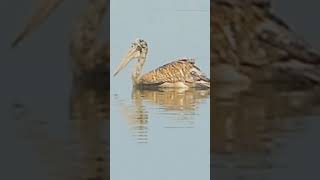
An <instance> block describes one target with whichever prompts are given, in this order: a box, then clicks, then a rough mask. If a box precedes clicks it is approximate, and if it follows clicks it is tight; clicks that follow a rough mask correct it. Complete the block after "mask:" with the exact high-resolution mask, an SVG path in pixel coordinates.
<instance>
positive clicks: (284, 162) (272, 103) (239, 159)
mask: <svg viewBox="0 0 320 180" xmlns="http://www.w3.org/2000/svg"><path fill="white" fill-rule="evenodd" d="M318 91H319V89H314V90H306V91H299V90H296V91H293V90H290V91H288V90H286V87H276V86H275V85H274V84H259V85H255V86H254V87H251V88H249V89H245V88H244V87H238V88H236V86H235V85H232V86H228V85H219V84H217V85H216V86H215V92H216V93H215V96H216V99H215V102H214V103H213V106H212V111H211V116H212V117H213V119H214V121H212V122H211V153H212V156H211V160H212V161H211V163H212V164H211V165H212V166H211V170H212V171H211V178H212V179H231V180H233V179H234V180H236V179H249V180H251V179H259V180H260V179H265V180H270V179H302V178H304V177H317V176H318V170H317V168H316V167H317V163H318V162H319V160H320V159H319V156H318V151H319V148H320V144H319V143H318V141H317V138H318V136H319V127H320V121H319V119H320V96H319V94H318V93H317V92H318Z"/></svg>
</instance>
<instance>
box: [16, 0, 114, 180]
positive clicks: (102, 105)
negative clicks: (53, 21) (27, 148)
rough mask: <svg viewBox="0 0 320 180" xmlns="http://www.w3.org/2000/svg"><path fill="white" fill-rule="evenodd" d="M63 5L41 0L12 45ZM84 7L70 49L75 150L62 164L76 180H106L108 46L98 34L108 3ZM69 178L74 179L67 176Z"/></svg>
mask: <svg viewBox="0 0 320 180" xmlns="http://www.w3.org/2000/svg"><path fill="white" fill-rule="evenodd" d="M62 2H63V0H41V4H40V6H39V8H38V9H37V11H36V12H35V14H34V15H33V16H32V17H31V19H30V20H29V23H28V24H27V26H26V27H25V29H24V30H23V31H22V32H21V33H20V34H18V36H17V38H16V39H15V41H14V42H13V44H12V46H16V45H18V44H19V43H20V42H21V41H22V40H23V39H25V38H26V37H27V36H28V35H30V33H32V32H33V31H35V30H36V29H37V28H38V26H40V24H41V23H43V22H44V21H45V20H46V19H47V18H48V16H49V15H50V14H51V13H52V12H53V11H54V10H55V9H56V8H57V7H58V6H59V5H60V4H61V3H62ZM85 8H86V9H85V11H84V12H83V14H82V15H81V16H80V18H79V21H78V22H77V23H75V25H76V26H75V27H74V29H73V30H72V32H71V38H70V39H71V42H70V46H69V47H70V55H71V57H72V63H73V65H74V69H72V70H73V73H74V75H75V76H74V78H75V79H76V80H78V81H76V82H77V83H74V84H72V85H73V86H72V95H71V107H70V114H71V120H72V122H73V123H72V125H73V126H72V127H75V128H72V130H71V131H70V132H71V134H72V135H73V136H72V137H74V138H73V139H72V142H68V144H67V145H68V147H69V146H70V147H71V148H70V149H72V154H71V155H70V157H72V158H70V159H72V160H70V161H67V160H65V161H61V162H59V163H60V164H61V165H62V164H63V165H66V166H72V167H74V168H75V169H74V171H72V172H70V175H71V177H74V178H76V179H79V178H80V179H105V178H107V177H108V176H109V168H108V166H109V163H108V159H109V157H108V155H109V153H107V151H108V149H109V143H108V139H109V138H108V134H109V133H107V130H108V129H109V128H108V125H109V123H108V119H109V116H108V115H109V114H108V112H109V103H108V102H109V93H108V91H109V86H108V85H109V83H106V82H108V80H109V77H108V75H109V73H107V71H108V62H107V58H108V55H107V53H108V47H107V46H106V44H102V43H101V42H100V41H99V40H100V39H101V38H99V37H98V33H99V31H100V30H101V29H102V27H103V26H102V24H103V22H104V21H103V20H104V17H105V15H106V11H107V8H108V6H107V1H106V0H89V1H88V4H87V6H85ZM107 34H108V33H106V34H103V35H104V36H105V35H107ZM46 143H48V140H47V141H46ZM51 144H53V143H50V145H51ZM57 149H63V148H62V147H59V148H57ZM49 162H50V161H49ZM66 178H67V179H73V178H70V177H69V176H67V175H66Z"/></svg>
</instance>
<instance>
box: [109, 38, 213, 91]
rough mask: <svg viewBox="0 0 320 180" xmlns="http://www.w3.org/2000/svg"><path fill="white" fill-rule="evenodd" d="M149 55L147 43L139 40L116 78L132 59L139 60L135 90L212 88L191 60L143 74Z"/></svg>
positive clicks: (134, 78)
mask: <svg viewBox="0 0 320 180" xmlns="http://www.w3.org/2000/svg"><path fill="white" fill-rule="evenodd" d="M147 53H148V46H147V43H146V41H144V40H142V39H137V40H135V41H134V42H133V43H132V46H131V48H130V49H129V52H128V53H127V55H126V56H125V57H124V59H123V60H122V62H121V63H120V64H119V66H118V68H117V70H116V71H115V73H114V76H115V75H117V74H118V73H119V72H120V71H121V70H122V69H123V68H124V67H125V66H126V65H127V64H128V63H129V62H130V61H131V60H132V59H137V60H138V63H137V64H136V65H135V68H134V71H133V73H132V81H133V86H134V87H135V88H142V89H153V88H200V89H208V88H210V79H209V78H207V77H206V76H205V75H204V74H203V73H202V72H201V70H200V69H199V68H198V67H197V66H196V65H195V61H194V60H193V59H189V58H180V59H178V60H175V61H173V62H171V63H168V64H165V65H163V66H161V67H159V68H157V69H155V70H152V71H150V72H148V73H146V74H143V75H142V74H141V71H142V67H143V65H144V63H145V60H146V56H147Z"/></svg>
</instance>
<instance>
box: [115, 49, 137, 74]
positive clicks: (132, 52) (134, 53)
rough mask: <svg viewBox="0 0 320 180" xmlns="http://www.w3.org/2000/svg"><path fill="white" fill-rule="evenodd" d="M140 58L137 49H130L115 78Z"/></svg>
mask: <svg viewBox="0 0 320 180" xmlns="http://www.w3.org/2000/svg"><path fill="white" fill-rule="evenodd" d="M139 56H140V52H139V51H138V50H137V49H136V48H131V49H129V51H128V53H127V55H126V56H125V57H124V58H123V59H122V61H121V62H120V64H119V65H118V67H117V69H116V71H115V72H114V74H113V76H115V75H117V74H118V73H119V72H120V71H121V70H122V69H123V68H124V67H126V65H127V64H128V63H129V62H130V61H131V60H132V59H134V58H138V57H139Z"/></svg>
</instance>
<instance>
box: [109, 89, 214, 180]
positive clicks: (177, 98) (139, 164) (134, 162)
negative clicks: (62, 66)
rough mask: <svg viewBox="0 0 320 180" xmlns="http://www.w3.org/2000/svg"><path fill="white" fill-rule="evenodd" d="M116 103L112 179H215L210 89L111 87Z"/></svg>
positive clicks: (113, 101) (113, 119) (112, 145)
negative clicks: (211, 176)
mask: <svg viewBox="0 0 320 180" xmlns="http://www.w3.org/2000/svg"><path fill="white" fill-rule="evenodd" d="M124 92H125V93H126V94H124ZM110 105H111V107H112V111H111V114H110V115H111V116H110V117H111V124H110V126H111V127H112V128H111V144H110V145H111V154H110V156H111V161H110V165H111V169H110V170H111V178H112V179H115V180H117V179H119V180H120V179H128V178H130V179H141V180H144V179H146V180H147V179H154V180H157V179H159V180H160V179H166V180H175V179H186V180H189V179H190V180H192V179H198V178H199V177H201V179H209V165H210V161H209V153H210V151H209V148H210V147H209V146H210V145H209V136H210V131H209V130H210V120H209V118H208V115H209V113H210V112H209V111H210V108H209V107H210V91H209V90H165V91H150V90H144V91H140V90H132V91H131V92H130V91H111V98H110ZM124 172H125V173H124Z"/></svg>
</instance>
